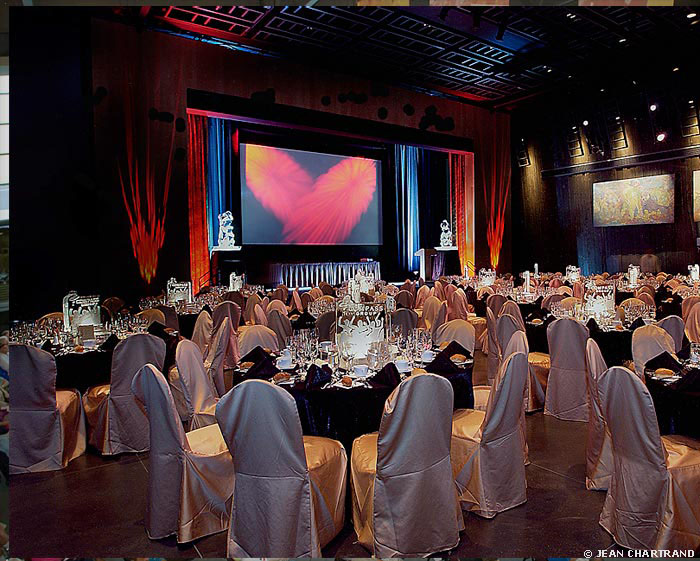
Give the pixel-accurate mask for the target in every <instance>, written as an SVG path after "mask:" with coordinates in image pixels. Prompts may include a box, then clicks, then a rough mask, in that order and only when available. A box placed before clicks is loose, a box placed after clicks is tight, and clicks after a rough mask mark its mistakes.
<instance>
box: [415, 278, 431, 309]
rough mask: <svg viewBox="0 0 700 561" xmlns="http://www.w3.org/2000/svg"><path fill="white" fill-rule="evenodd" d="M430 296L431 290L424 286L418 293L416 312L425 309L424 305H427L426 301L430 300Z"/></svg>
mask: <svg viewBox="0 0 700 561" xmlns="http://www.w3.org/2000/svg"><path fill="white" fill-rule="evenodd" d="M428 296H430V288H428V286H427V285H425V284H424V285H423V286H421V287H420V288H419V289H418V291H417V292H416V303H415V309H416V310H422V309H423V305H424V304H425V301H426V300H427V299H428Z"/></svg>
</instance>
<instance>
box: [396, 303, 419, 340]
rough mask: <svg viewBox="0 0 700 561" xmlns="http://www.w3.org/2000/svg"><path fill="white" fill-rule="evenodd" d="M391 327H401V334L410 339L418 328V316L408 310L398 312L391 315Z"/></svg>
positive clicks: (402, 309) (403, 309)
mask: <svg viewBox="0 0 700 561" xmlns="http://www.w3.org/2000/svg"><path fill="white" fill-rule="evenodd" d="M391 325H392V326H398V327H400V328H401V334H402V335H403V336H404V337H408V335H409V334H410V333H411V332H412V331H413V330H414V329H415V328H416V327H417V326H418V314H417V313H416V312H414V311H413V310H410V309H408V308H401V309H400V310H396V311H395V312H393V313H392V314H391Z"/></svg>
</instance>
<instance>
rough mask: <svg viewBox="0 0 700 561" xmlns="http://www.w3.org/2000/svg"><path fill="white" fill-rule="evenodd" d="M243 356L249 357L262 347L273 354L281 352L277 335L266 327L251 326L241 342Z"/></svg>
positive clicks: (242, 334) (242, 336)
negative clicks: (254, 350)
mask: <svg viewBox="0 0 700 561" xmlns="http://www.w3.org/2000/svg"><path fill="white" fill-rule="evenodd" d="M239 343H240V349H241V356H245V355H247V354H248V353H249V352H250V351H252V350H253V349H254V348H255V347H258V346H260V347H262V348H263V349H268V350H270V351H273V352H277V351H279V346H278V344H277V335H275V332H274V331H272V329H270V328H269V327H265V326H264V325H251V326H250V327H248V328H247V329H246V330H245V331H244V332H243V333H241V340H240V342H239Z"/></svg>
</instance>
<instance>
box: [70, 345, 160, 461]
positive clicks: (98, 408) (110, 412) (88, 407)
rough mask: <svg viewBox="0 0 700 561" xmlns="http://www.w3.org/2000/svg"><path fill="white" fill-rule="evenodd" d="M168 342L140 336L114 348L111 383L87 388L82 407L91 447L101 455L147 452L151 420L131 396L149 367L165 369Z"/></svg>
mask: <svg viewBox="0 0 700 561" xmlns="http://www.w3.org/2000/svg"><path fill="white" fill-rule="evenodd" d="M164 361H165V341H163V340H162V339H160V338H158V337H155V336H154V335H150V334H148V333H139V334H136V335H131V336H130V337H128V338H126V339H124V340H123V341H121V342H120V343H119V344H117V346H116V347H115V348H114V354H113V355H112V371H111V379H110V384H108V385H103V386H96V387H93V388H90V389H88V391H87V392H85V395H84V396H83V406H84V407H85V416H86V417H87V421H88V425H89V429H90V430H89V433H90V444H92V445H93V446H94V447H95V448H97V449H98V450H99V451H100V453H101V454H104V455H113V454H121V453H123V452H145V451H146V450H148V443H149V435H148V419H147V418H146V414H145V412H144V410H143V407H142V406H141V405H140V404H139V403H138V402H137V401H136V399H135V398H134V394H133V393H131V381H132V380H133V379H134V376H135V375H136V373H137V372H138V371H139V370H141V368H143V367H144V366H145V365H146V364H154V365H156V366H157V367H158V368H162V367H163V362H164Z"/></svg>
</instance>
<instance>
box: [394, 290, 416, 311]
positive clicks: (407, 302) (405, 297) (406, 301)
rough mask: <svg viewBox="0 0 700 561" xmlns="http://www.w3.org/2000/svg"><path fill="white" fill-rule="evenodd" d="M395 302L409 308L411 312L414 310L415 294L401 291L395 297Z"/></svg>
mask: <svg viewBox="0 0 700 561" xmlns="http://www.w3.org/2000/svg"><path fill="white" fill-rule="evenodd" d="M394 300H396V304H397V305H400V306H402V307H404V308H408V309H409V310H411V309H413V294H411V293H410V292H409V291H408V290H399V293H398V294H397V295H396V296H394Z"/></svg>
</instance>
